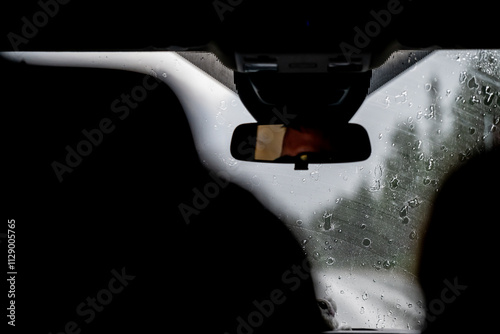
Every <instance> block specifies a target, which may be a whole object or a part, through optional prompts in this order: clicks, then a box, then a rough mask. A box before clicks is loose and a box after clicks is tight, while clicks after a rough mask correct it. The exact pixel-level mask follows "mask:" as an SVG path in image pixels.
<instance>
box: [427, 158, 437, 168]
mask: <svg viewBox="0 0 500 334" xmlns="http://www.w3.org/2000/svg"><path fill="white" fill-rule="evenodd" d="M435 164H436V162H435V161H434V159H433V158H429V160H427V165H426V166H425V170H426V171H431V170H433V169H434V166H435Z"/></svg>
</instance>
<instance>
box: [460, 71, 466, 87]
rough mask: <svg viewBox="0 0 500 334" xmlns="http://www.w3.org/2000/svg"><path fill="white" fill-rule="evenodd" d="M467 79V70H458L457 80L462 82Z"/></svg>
mask: <svg viewBox="0 0 500 334" xmlns="http://www.w3.org/2000/svg"><path fill="white" fill-rule="evenodd" d="M466 80H467V72H465V71H464V72H460V75H459V77H458V81H459V82H460V83H461V84H463V83H465V81H466Z"/></svg>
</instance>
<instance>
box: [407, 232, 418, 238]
mask: <svg viewBox="0 0 500 334" xmlns="http://www.w3.org/2000/svg"><path fill="white" fill-rule="evenodd" d="M417 237H418V235H417V231H411V232H410V235H409V238H410V239H412V240H415V239H417Z"/></svg>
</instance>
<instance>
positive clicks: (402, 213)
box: [399, 205, 408, 218]
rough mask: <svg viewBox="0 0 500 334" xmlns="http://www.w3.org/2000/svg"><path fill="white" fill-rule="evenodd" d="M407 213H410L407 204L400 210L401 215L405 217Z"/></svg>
mask: <svg viewBox="0 0 500 334" xmlns="http://www.w3.org/2000/svg"><path fill="white" fill-rule="evenodd" d="M407 215H408V206H407V205H405V206H403V207H402V208H401V210H399V216H400V217H401V218H403V217H406V216H407Z"/></svg>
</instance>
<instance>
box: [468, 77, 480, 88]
mask: <svg viewBox="0 0 500 334" xmlns="http://www.w3.org/2000/svg"><path fill="white" fill-rule="evenodd" d="M478 86H479V85H478V84H477V83H476V77H472V78H470V80H469V82H467V87H469V88H470V89H475V88H477V87H478Z"/></svg>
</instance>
